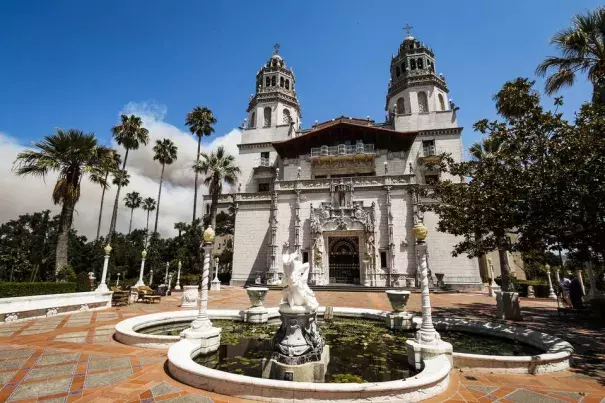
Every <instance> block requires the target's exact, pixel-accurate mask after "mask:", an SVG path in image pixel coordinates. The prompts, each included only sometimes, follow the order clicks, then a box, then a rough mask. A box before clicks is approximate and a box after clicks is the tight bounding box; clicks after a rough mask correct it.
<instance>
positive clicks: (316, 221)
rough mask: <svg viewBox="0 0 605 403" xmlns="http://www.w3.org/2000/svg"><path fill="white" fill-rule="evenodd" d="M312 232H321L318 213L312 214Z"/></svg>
mask: <svg viewBox="0 0 605 403" xmlns="http://www.w3.org/2000/svg"><path fill="white" fill-rule="evenodd" d="M311 232H312V233H314V234H318V233H321V221H320V220H319V217H317V215H315V214H313V215H311Z"/></svg>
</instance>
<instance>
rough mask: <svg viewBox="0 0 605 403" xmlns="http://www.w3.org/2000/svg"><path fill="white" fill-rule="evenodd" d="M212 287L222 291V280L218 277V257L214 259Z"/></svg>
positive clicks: (214, 289)
mask: <svg viewBox="0 0 605 403" xmlns="http://www.w3.org/2000/svg"><path fill="white" fill-rule="evenodd" d="M210 289H211V290H213V291H220V289H221V281H220V280H219V279H218V257H216V258H215V259H214V280H212V283H211V284H210Z"/></svg>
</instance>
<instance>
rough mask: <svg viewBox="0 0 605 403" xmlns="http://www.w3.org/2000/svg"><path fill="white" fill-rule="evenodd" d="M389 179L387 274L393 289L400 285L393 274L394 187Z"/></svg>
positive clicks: (386, 189) (387, 186)
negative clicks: (392, 199) (392, 208)
mask: <svg viewBox="0 0 605 403" xmlns="http://www.w3.org/2000/svg"><path fill="white" fill-rule="evenodd" d="M388 179H389V178H386V179H385V183H386V184H385V186H384V189H385V191H386V194H387V195H386V196H387V228H388V231H389V259H388V261H389V263H388V265H389V267H388V268H387V273H388V276H387V278H388V284H387V286H389V287H393V286H398V285H399V284H396V283H397V280H395V279H394V278H393V274H395V273H394V271H395V264H394V263H395V242H394V240H393V213H392V211H391V188H392V186H391V185H390V182H389V181H388Z"/></svg>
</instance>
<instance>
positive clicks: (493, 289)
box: [489, 281, 502, 297]
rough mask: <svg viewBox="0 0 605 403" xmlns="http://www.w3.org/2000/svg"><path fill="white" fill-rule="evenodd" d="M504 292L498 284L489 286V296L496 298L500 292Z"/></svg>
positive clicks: (493, 283)
mask: <svg viewBox="0 0 605 403" xmlns="http://www.w3.org/2000/svg"><path fill="white" fill-rule="evenodd" d="M501 291H502V288H500V286H499V285H498V284H496V283H495V282H493V281H492V284H490V285H489V296H490V297H495V296H497V295H498V293H499V292H501Z"/></svg>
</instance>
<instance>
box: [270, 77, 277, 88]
mask: <svg viewBox="0 0 605 403" xmlns="http://www.w3.org/2000/svg"><path fill="white" fill-rule="evenodd" d="M275 85H276V78H275V76H273V77H271V86H272V87H275Z"/></svg>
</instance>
